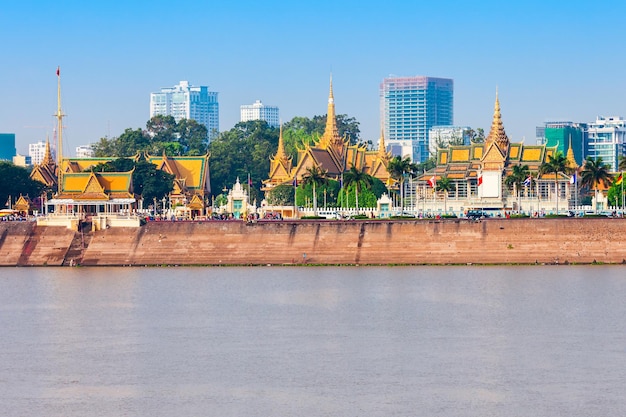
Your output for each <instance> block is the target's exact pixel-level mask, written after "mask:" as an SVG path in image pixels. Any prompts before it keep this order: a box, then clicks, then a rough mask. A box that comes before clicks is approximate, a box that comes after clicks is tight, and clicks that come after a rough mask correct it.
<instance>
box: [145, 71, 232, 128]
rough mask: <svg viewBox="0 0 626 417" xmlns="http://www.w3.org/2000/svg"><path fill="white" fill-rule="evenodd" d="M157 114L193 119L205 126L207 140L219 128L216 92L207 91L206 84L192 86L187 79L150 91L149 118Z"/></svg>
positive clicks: (176, 118) (180, 118) (179, 118)
mask: <svg viewBox="0 0 626 417" xmlns="http://www.w3.org/2000/svg"><path fill="white" fill-rule="evenodd" d="M157 115H163V116H173V117H174V119H175V120H176V121H177V122H178V121H180V120H182V119H192V120H195V121H196V122H198V123H200V124H203V125H204V126H206V128H207V130H208V135H209V140H210V139H212V138H214V137H215V136H217V134H218V133H219V130H220V122H219V118H220V117H219V116H220V112H219V103H218V101H217V92H214V91H209V88H208V87H206V86H200V87H195V86H192V85H191V84H189V82H188V81H181V82H180V83H179V84H178V85H175V86H174V87H165V88H161V91H160V92H158V93H150V118H152V117H154V116H157Z"/></svg>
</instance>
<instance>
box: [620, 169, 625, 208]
mask: <svg viewBox="0 0 626 417" xmlns="http://www.w3.org/2000/svg"><path fill="white" fill-rule="evenodd" d="M620 175H621V177H622V217H624V171H622V172H621V174H620Z"/></svg>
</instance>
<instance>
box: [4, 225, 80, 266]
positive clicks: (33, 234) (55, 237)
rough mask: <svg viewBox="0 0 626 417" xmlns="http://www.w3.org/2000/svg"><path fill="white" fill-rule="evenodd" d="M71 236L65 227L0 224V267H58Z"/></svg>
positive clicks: (68, 246)
mask: <svg viewBox="0 0 626 417" xmlns="http://www.w3.org/2000/svg"><path fill="white" fill-rule="evenodd" d="M74 237H75V233H74V232H73V231H72V230H69V229H67V228H65V227H37V225H36V223H35V222H3V223H0V266H43V265H62V264H63V261H64V259H65V257H66V255H67V252H68V250H69V248H70V245H71V243H72V240H73V239H74Z"/></svg>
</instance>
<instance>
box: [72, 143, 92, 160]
mask: <svg viewBox="0 0 626 417" xmlns="http://www.w3.org/2000/svg"><path fill="white" fill-rule="evenodd" d="M93 156H94V151H93V147H92V146H91V145H81V146H77V147H76V158H93Z"/></svg>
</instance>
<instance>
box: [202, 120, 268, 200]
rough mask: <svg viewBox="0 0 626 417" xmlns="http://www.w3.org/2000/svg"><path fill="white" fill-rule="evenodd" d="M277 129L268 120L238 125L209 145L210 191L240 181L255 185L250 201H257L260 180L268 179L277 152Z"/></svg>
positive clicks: (228, 186)
mask: <svg viewBox="0 0 626 417" xmlns="http://www.w3.org/2000/svg"><path fill="white" fill-rule="evenodd" d="M277 146H278V129H276V128H273V127H270V126H269V125H268V124H267V123H266V122H265V121H261V120H254V121H249V122H241V123H237V124H236V125H235V126H234V127H233V128H232V129H230V130H228V131H225V132H222V133H220V134H219V136H218V137H217V138H216V139H214V140H213V141H211V143H210V144H209V152H210V153H211V189H213V190H221V189H223V188H231V187H232V186H233V184H235V182H236V180H237V178H240V179H242V180H243V179H247V178H248V175H250V178H251V180H252V183H253V187H254V188H252V189H251V193H250V196H251V199H252V200H254V199H258V197H259V189H258V186H259V185H260V180H261V179H263V178H267V174H268V172H269V168H270V156H272V155H274V154H275V153H276V147H277Z"/></svg>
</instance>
